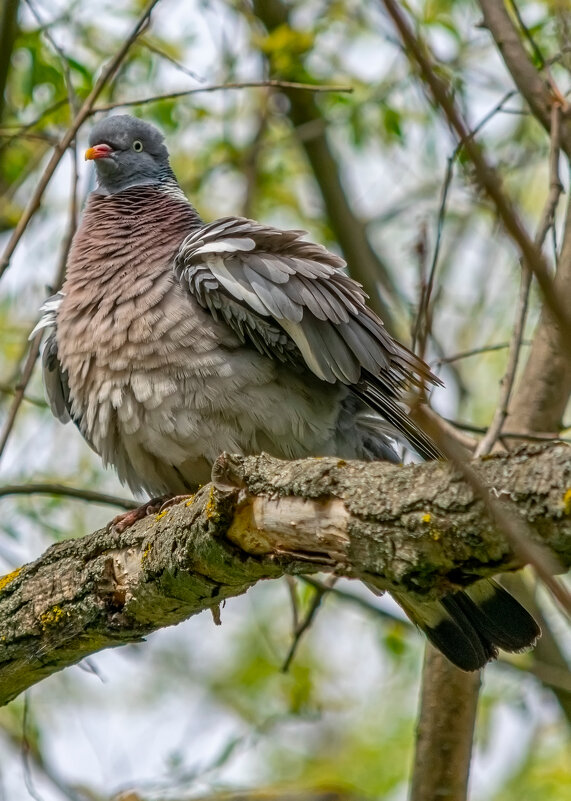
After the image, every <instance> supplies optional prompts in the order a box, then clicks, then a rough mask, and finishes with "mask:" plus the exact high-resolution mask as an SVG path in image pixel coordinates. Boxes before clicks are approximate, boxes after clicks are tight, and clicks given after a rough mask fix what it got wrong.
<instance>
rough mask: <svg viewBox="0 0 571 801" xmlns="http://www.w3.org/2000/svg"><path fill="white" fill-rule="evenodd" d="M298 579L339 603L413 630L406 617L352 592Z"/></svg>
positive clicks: (308, 579)
mask: <svg viewBox="0 0 571 801" xmlns="http://www.w3.org/2000/svg"><path fill="white" fill-rule="evenodd" d="M299 578H300V580H301V581H303V582H304V584H309V586H310V587H314V588H315V589H316V590H321V591H322V592H324V593H328V594H329V595H332V596H334V597H335V598H339V600H341V601H346V602H347V603H351V604H353V605H355V606H358V607H360V608H361V609H364V610H365V611H366V612H370V613H371V614H373V615H377V616H378V617H382V618H384V619H385V620H387V621H389V622H391V623H402V625H403V628H405V629H406V628H413V625H414V624H413V623H412V622H411V621H410V620H409V619H408V617H404V615H403V616H402V617H400V616H398V615H394V614H393V613H392V612H389V611H388V610H387V609H382V608H381V607H380V606H376V604H373V603H371V602H370V601H367V599H366V598H361V597H360V596H359V595H354V594H353V593H352V592H347V590H342V589H339V587H330V586H328V585H327V584H325V582H323V581H319V579H316V578H313V577H312V576H299Z"/></svg>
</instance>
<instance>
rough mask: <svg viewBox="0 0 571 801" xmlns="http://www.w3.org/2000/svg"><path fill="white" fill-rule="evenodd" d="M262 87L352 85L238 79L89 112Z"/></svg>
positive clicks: (339, 87)
mask: <svg viewBox="0 0 571 801" xmlns="http://www.w3.org/2000/svg"><path fill="white" fill-rule="evenodd" d="M260 87H261V88H264V87H274V88H276V89H293V90H296V91H302V92H344V93H346V94H351V92H352V91H353V87H352V86H342V85H329V84H319V83H296V82H295V81H270V80H268V81H238V82H234V83H216V84H212V85H211V86H197V87H194V88H193V89H182V90H181V91H180V92H169V93H167V94H163V95H151V96H150V97H141V98H138V99H137V100H115V101H114V102H113V103H105V104H104V105H100V106H95V108H93V109H91V111H90V114H97V113H98V112H100V111H112V110H113V109H115V108H128V107H129V106H146V105H148V104H149V103H157V102H159V101H161V100H176V99H177V98H179V97H188V96H189V95H197V94H200V93H205V92H220V91H222V90H224V89H259V88H260Z"/></svg>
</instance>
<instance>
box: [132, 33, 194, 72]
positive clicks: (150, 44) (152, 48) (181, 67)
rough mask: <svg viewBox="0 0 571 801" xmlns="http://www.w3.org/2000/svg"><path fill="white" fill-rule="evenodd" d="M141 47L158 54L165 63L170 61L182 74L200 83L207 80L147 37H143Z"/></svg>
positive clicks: (140, 41)
mask: <svg viewBox="0 0 571 801" xmlns="http://www.w3.org/2000/svg"><path fill="white" fill-rule="evenodd" d="M139 45H141V46H142V47H146V48H147V50H150V51H151V53H156V54H157V56H160V57H161V58H164V60H165V61H168V62H169V64H172V65H173V66H174V67H176V68H177V70H179V71H180V72H182V73H184V74H185V75H188V76H189V78H192V79H193V80H195V81H198V83H204V82H205V80H206V78H203V77H202V76H201V75H199V74H198V73H197V72H194V70H190V69H189V68H188V67H185V66H184V64H181V63H180V61H177V60H176V58H173V57H172V56H171V55H169V54H168V53H167V52H166V51H165V50H163V49H162V48H160V47H159V46H158V45H156V44H154V42H150V41H149V40H148V39H147V38H146V37H141V39H139Z"/></svg>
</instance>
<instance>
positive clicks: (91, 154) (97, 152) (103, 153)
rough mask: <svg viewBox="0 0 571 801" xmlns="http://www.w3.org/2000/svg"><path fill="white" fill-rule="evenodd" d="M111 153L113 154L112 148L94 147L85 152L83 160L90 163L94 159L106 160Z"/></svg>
mask: <svg viewBox="0 0 571 801" xmlns="http://www.w3.org/2000/svg"><path fill="white" fill-rule="evenodd" d="M111 153H113V148H112V147H109V145H104V144H100V145H94V146H93V147H90V148H88V150H86V151H85V160H86V161H92V160H94V159H106V158H108V157H109V155H110V154H111Z"/></svg>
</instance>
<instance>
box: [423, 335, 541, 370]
mask: <svg viewBox="0 0 571 801" xmlns="http://www.w3.org/2000/svg"><path fill="white" fill-rule="evenodd" d="M521 344H522V345H531V340H529V339H524V340H522V343H521ZM509 346H510V343H509V342H499V343H498V344H497V345H483V346H482V347H481V348H471V349H470V350H461V351H459V352H458V353H453V354H452V356H442V357H441V358H440V359H435V360H434V361H433V362H431V363H430V366H431V367H432V368H438V367H442V365H444V364H452V363H453V362H459V361H460V360H461V359H469V358H471V357H472V356H480V355H481V354H482V353H493V352H494V351H496V350H505V349H506V348H509Z"/></svg>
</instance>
